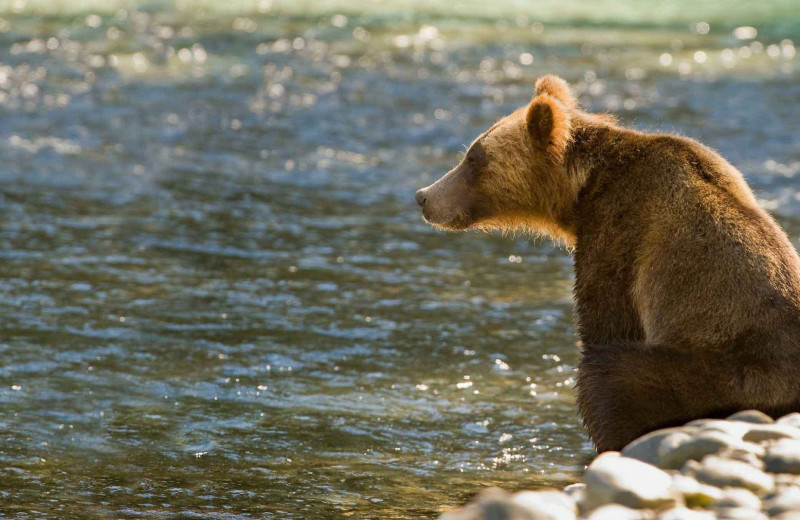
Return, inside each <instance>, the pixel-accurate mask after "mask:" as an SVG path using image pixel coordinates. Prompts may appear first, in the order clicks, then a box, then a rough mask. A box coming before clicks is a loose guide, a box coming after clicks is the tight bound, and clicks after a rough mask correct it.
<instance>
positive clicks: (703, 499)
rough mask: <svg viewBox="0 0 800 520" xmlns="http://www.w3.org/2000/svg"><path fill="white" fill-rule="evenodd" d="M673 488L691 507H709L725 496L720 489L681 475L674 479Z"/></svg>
mask: <svg viewBox="0 0 800 520" xmlns="http://www.w3.org/2000/svg"><path fill="white" fill-rule="evenodd" d="M672 488H673V489H675V490H676V491H677V492H678V493H680V494H681V495H682V496H683V500H684V502H685V503H686V505H687V506H690V507H707V506H709V505H711V504H713V503H716V502H719V501H720V500H722V499H723V498H724V496H725V492H724V491H723V490H721V489H719V488H715V487H714V486H709V485H706V484H701V483H699V482H698V481H697V480H695V479H694V478H692V477H688V476H686V475H680V474H679V475H675V476H673V477H672ZM753 496H755V495H753Z"/></svg>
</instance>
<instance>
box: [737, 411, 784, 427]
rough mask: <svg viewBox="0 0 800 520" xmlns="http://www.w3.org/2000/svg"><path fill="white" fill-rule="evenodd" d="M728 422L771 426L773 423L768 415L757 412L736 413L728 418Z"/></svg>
mask: <svg viewBox="0 0 800 520" xmlns="http://www.w3.org/2000/svg"><path fill="white" fill-rule="evenodd" d="M728 420H729V421H740V422H748V423H753V424H772V423H774V422H775V421H774V420H773V419H772V417H770V416H769V415H767V414H765V413H764V412H759V411H758V410H745V411H743V412H736V413H735V414H733V415H731V416H730V417H728Z"/></svg>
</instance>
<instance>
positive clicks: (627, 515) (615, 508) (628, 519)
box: [589, 504, 655, 520]
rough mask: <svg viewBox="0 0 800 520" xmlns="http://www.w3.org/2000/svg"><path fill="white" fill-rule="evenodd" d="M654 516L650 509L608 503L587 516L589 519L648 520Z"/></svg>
mask: <svg viewBox="0 0 800 520" xmlns="http://www.w3.org/2000/svg"><path fill="white" fill-rule="evenodd" d="M654 516H655V515H653V513H651V512H650V511H642V510H641V509H631V508H630V507H625V506H621V505H619V504H610V505H605V506H600V507H598V508H597V509H595V510H594V511H593V512H592V514H591V515H590V516H589V520H649V519H651V518H653V517H654Z"/></svg>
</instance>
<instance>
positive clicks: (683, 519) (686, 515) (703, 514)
mask: <svg viewBox="0 0 800 520" xmlns="http://www.w3.org/2000/svg"><path fill="white" fill-rule="evenodd" d="M658 520H714V513H711V512H710V511H695V510H693V509H687V508H685V507H676V508H674V509H670V510H668V511H665V512H663V513H661V514H660V515H658Z"/></svg>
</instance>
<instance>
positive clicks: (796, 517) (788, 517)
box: [772, 511, 800, 520]
mask: <svg viewBox="0 0 800 520" xmlns="http://www.w3.org/2000/svg"><path fill="white" fill-rule="evenodd" d="M772 520H800V512H797V511H786V512H785V513H781V514H779V515H778V516H773V517H772Z"/></svg>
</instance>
